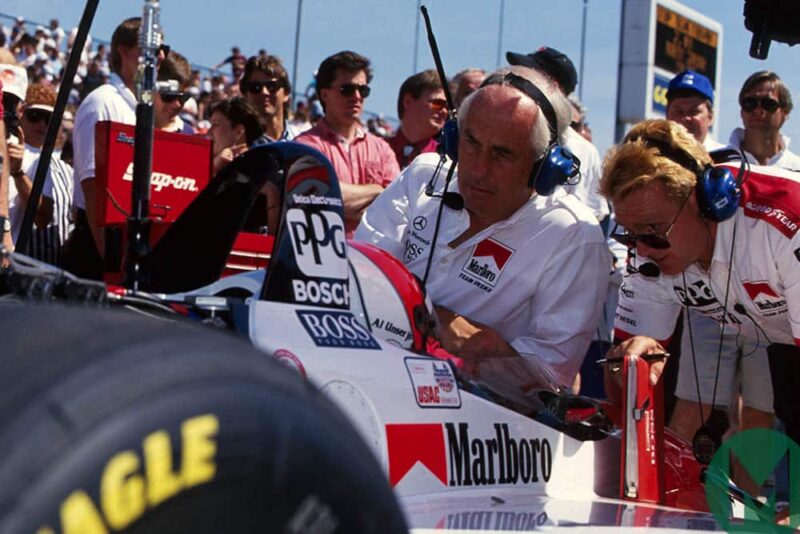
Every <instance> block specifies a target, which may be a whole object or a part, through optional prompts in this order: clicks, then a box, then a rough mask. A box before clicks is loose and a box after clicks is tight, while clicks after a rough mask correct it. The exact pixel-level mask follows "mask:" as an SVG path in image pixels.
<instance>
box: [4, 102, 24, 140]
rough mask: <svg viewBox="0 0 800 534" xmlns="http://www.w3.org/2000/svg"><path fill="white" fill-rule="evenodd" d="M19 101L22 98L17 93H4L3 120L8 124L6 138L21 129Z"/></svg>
mask: <svg viewBox="0 0 800 534" xmlns="http://www.w3.org/2000/svg"><path fill="white" fill-rule="evenodd" d="M19 102H20V99H19V97H18V96H17V95H12V94H11V93H3V122H4V123H5V125H6V139H8V138H9V137H11V136H12V135H16V133H17V130H18V129H19V116H18V115H17V107H18V106H19Z"/></svg>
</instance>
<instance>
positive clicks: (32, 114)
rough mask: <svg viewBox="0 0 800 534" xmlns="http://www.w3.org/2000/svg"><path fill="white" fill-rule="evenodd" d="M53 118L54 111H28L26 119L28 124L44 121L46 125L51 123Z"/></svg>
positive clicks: (26, 111)
mask: <svg viewBox="0 0 800 534" xmlns="http://www.w3.org/2000/svg"><path fill="white" fill-rule="evenodd" d="M52 116H53V112H52V111H45V110H43V109H26V110H25V118H26V119H27V120H28V122H31V123H34V124H36V123H37V122H40V121H43V122H44V123H45V124H47V123H49V122H50V117H52Z"/></svg>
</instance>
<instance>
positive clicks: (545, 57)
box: [506, 46, 609, 224]
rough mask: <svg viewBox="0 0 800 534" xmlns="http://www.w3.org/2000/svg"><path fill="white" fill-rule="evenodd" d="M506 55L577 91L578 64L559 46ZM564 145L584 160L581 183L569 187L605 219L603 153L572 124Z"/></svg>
mask: <svg viewBox="0 0 800 534" xmlns="http://www.w3.org/2000/svg"><path fill="white" fill-rule="evenodd" d="M506 59H508V62H509V63H510V64H511V65H522V66H523V67H530V68H532V69H536V70H538V71H540V72H542V73H544V74H546V75H547V76H549V77H550V78H551V79H552V80H553V81H554V82H555V83H556V85H557V86H558V88H559V89H560V90H561V94H563V95H564V96H565V97H566V96H569V95H570V94H572V92H573V91H575V86H576V85H577V83H578V72H577V71H576V70H575V65H573V63H572V60H571V59H569V57H567V56H566V55H565V54H562V53H561V52H559V51H558V50H556V49H555V48H550V47H548V46H544V47H542V48H540V49H539V50H537V51H536V52H531V53H530V54H516V53H514V52H506ZM564 146H566V147H567V148H568V149H569V150H571V151H572V153H573V154H575V156H576V157H577V158H578V159H579V160H580V162H581V179H580V181H579V182H578V183H577V184H574V185H567V186H566V189H567V191H569V192H570V193H572V194H573V195H575V196H576V197H578V198H579V199H580V200H581V202H583V203H584V204H586V205H587V206H589V208H590V209H591V210H592V211H593V212H594V214H595V216H596V217H597V220H599V221H603V220H605V219H606V218H607V217H608V215H609V210H608V202H606V200H605V199H604V198H603V197H602V196H601V195H600V193H599V191H598V189H597V184H598V182H599V181H600V172H601V159H600V153H599V152H598V151H597V148H595V146H594V145H593V144H592V143H591V142H590V141H588V140H587V139H586V138H585V137H583V136H582V135H581V134H579V133H578V132H577V131H575V130H574V129H572V128H569V129H567V131H566V132H565V134H564ZM606 224H608V223H606Z"/></svg>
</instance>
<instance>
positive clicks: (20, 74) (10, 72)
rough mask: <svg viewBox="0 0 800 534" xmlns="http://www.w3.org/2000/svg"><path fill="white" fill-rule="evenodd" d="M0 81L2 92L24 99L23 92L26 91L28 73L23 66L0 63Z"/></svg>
mask: <svg viewBox="0 0 800 534" xmlns="http://www.w3.org/2000/svg"><path fill="white" fill-rule="evenodd" d="M0 81H2V82H3V92H4V93H9V94H12V95H14V96H16V97H17V98H19V99H20V100H25V93H27V92H28V73H27V71H25V69H24V68H23V67H20V66H19V65H10V64H8V63H3V64H0Z"/></svg>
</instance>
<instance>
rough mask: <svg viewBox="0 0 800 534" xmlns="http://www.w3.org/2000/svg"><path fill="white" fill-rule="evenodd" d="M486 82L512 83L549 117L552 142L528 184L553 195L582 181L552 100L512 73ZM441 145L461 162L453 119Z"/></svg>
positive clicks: (447, 123) (496, 76)
mask: <svg viewBox="0 0 800 534" xmlns="http://www.w3.org/2000/svg"><path fill="white" fill-rule="evenodd" d="M487 85H510V86H511V87H514V88H515V89H518V90H519V91H521V92H523V93H524V94H526V95H528V96H529V97H530V98H531V99H533V101H534V102H536V103H537V104H538V105H539V109H541V110H542V113H543V114H544V116H545V119H547V128H548V130H549V132H550V142H549V145H548V147H547V150H546V151H545V154H544V156H543V157H541V158H540V159H538V160H537V161H536V162H534V164H533V168H531V173H530V177H529V179H528V186H529V187H533V188H534V190H535V191H536V193H537V194H539V195H542V196H548V195H552V194H553V192H554V191H555V189H556V187H557V186H559V185H575V184H577V183H578V181H580V165H581V162H580V160H579V159H578V158H577V156H575V155H574V154H573V153H572V152H571V151H570V150H569V149H568V148H567V147H564V146H561V145H559V144H558V129H557V127H556V125H557V124H558V122H557V119H556V112H555V110H554V109H553V105H552V104H551V103H550V100H548V99H547V97H546V96H545V94H544V93H542V91H541V90H540V89H539V88H538V87H536V86H535V85H534V84H533V83H531V82H530V81H528V80H526V79H525V78H523V77H522V76H519V75H517V74H514V73H513V72H507V73H495V74H492V75H490V76H489V77H488V78H486V79H485V80H484V81H483V83H482V84H481V87H486V86H487ZM439 141H440V142H439V147H440V149H441V151H442V153H443V154H445V155H447V156H448V157H449V158H450V159H451V160H453V164H455V163H456V162H458V125H457V123H456V121H455V120H454V119H451V120H448V121H447V122H446V123H445V125H444V128H442V131H441V133H440V137H439Z"/></svg>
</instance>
